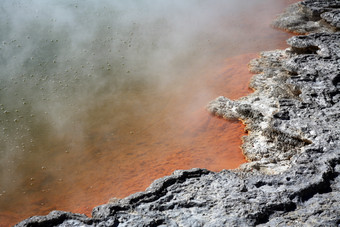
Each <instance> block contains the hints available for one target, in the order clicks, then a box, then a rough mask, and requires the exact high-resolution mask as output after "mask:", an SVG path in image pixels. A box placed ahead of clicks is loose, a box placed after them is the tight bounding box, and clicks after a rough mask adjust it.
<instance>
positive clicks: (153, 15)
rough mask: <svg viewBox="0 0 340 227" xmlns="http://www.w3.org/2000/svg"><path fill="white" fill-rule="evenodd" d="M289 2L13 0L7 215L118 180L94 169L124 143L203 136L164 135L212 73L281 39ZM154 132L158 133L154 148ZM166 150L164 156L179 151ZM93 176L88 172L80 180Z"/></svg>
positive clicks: (2, 104)
mask: <svg viewBox="0 0 340 227" xmlns="http://www.w3.org/2000/svg"><path fill="white" fill-rule="evenodd" d="M285 5H287V1H284V0H282V1H281V0H280V1H273V0H252V1H246V0H228V1H222V0H213V1H209V2H208V1H203V0H188V1H179V0H178V1H177V0H176V1H165V0H160V1H151V0H141V1H118V0H116V1H109V0H103V1H90V0H84V1H76V0H67V1H66V0H60V1H43V0H28V1H24V0H13V1H12V0H11V1H10V0H5V1H2V2H1V3H0V217H1V220H4V223H12V224H13V223H14V222H15V221H17V220H19V219H21V218H25V217H27V215H28V216H29V215H32V214H33V213H34V214H38V213H46V212H48V211H49V210H51V209H55V208H59V207H58V205H56V207H53V206H54V205H53V204H56V203H57V202H56V200H55V199H51V198H52V197H53V198H58V199H59V198H60V200H63V199H65V198H66V199H69V198H72V196H66V195H65V194H64V193H67V192H65V191H63V192H61V194H59V195H58V192H60V191H59V190H60V188H63V187H64V188H65V187H66V186H65V185H68V184H72V183H74V184H75V185H74V187H78V188H79V189H80V190H81V191H82V193H84V194H86V193H87V191H86V190H87V189H88V188H91V187H93V185H94V184H91V185H87V184H88V182H89V181H91V182H94V181H95V184H101V183H103V181H106V179H107V178H105V177H103V178H102V179H101V180H102V182H101V181H98V182H97V179H98V176H97V175H96V174H97V172H96V174H93V169H100V168H101V167H100V165H98V166H97V165H96V163H101V162H102V160H100V159H101V158H104V159H106V160H109V161H110V162H111V163H112V165H118V164H117V163H115V160H119V159H115V158H116V157H120V155H121V153H122V152H125V153H127V152H131V153H134V151H135V150H136V151H135V153H134V154H138V155H139V156H143V158H144V156H152V155H153V154H154V153H153V150H154V149H157V148H155V147H154V145H155V143H158V144H160V145H159V146H160V147H162V149H163V150H166V149H169V150H174V149H179V150H181V149H182V150H184V151H185V150H186V149H184V148H180V147H181V146H183V147H193V146H194V144H193V143H189V142H185V143H187V144H185V145H183V144H182V145H181V143H179V144H176V147H175V148H174V147H172V146H170V145H169V146H168V144H171V143H172V142H174V143H175V142H176V141H178V138H176V136H173V137H172V136H168V135H167V136H166V137H167V138H169V140H168V141H167V142H164V141H166V139H165V138H162V139H157V138H156V136H159V135H160V134H162V133H163V132H165V131H171V130H174V131H176V130H177V131H178V130H182V129H183V126H181V125H176V124H177V123H174V122H188V121H190V120H192V117H191V114H192V113H193V112H195V111H196V110H197V109H204V106H205V104H206V102H207V101H208V100H209V99H211V98H214V97H215V96H216V91H215V90H214V89H215V88H213V87H212V86H210V87H209V86H206V85H207V83H206V82H207V80H206V79H202V78H203V76H206V75H215V74H216V73H217V71H218V70H220V69H221V68H223V67H222V66H221V65H223V62H224V60H225V58H227V57H232V56H236V55H241V54H245V53H251V52H258V51H260V50H266V49H273V48H276V47H277V46H278V45H282V42H283V40H284V39H285V38H286V37H287V36H286V35H285V34H279V32H277V31H276V33H275V32H272V33H271V32H268V31H269V30H270V29H269V23H270V21H271V20H272V19H273V17H274V15H275V14H276V13H278V12H280V11H282V9H283V8H284V6H285ZM264 22H265V23H264ZM264 39H266V41H263V40H264ZM242 64H243V63H242ZM199 78H200V79H199ZM200 81H201V82H200ZM193 86H194V87H195V89H193V90H190V89H191V88H190V87H193ZM189 88H190V89H189ZM188 90H190V92H188ZM185 92H188V93H185ZM218 95H220V94H218ZM186 99H187V100H189V101H185V100H186ZM183 100H184V101H183ZM169 103H170V104H169ZM176 108H178V109H177V110H175V114H174V113H171V111H170V110H172V109H176ZM174 116H176V117H174ZM179 116H184V117H181V119H179V118H180V117H179ZM153 118H154V119H153ZM160 119H163V120H162V121H160ZM164 119H165V120H164ZM160 122H161V123H160ZM161 127H162V128H161ZM223 127H227V126H223ZM228 127H236V126H228ZM237 127H239V126H237ZM155 128H156V129H155ZM176 128H178V129H176ZM188 131H190V132H192V131H193V130H192V129H191V130H188ZM240 134H242V132H240ZM240 134H237V136H236V138H239V135H240ZM131 135H135V137H131ZM178 135H179V137H181V138H183V134H178ZM137 136H138V138H137ZM189 137H190V138H191V134H190V136H189ZM141 138H142V139H141ZM143 138H144V139H143ZM196 140H197V139H196ZM196 140H193V141H196ZM108 141H109V143H108ZM148 141H156V142H154V143H153V144H152V146H149V147H148V146H147V145H145V144H148ZM160 141H161V142H160ZM186 141H190V140H189V139H188V140H186ZM210 142H211V143H214V141H210ZM215 142H216V141H215ZM183 143H184V142H183ZM165 144H167V145H165ZM195 144H196V142H195ZM205 146H207V147H209V146H211V145H205ZM237 146H238V142H237V143H236V145H235V147H237ZM167 147H168V148H167ZM207 147H204V148H202V150H206V149H207ZM193 149H195V148H193ZM222 150H223V149H222ZM139 151H148V152H149V153H143V152H141V154H139V153H138V152H139ZM164 152H165V153H164ZM164 152H163V153H162V154H157V155H159V158H164V155H165V156H166V154H167V153H166V152H170V151H164ZM181 152H182V151H181ZM236 152H238V153H239V152H240V151H239V150H237V151H236ZM131 155H132V154H131ZM138 155H137V156H138ZM157 155H155V157H158V156H157ZM238 155H239V154H238ZM241 159H242V157H241ZM117 162H120V161H117ZM152 162H153V161H152ZM155 162H157V159H156V160H155ZM237 163H238V162H237ZM170 165H173V163H170ZM196 165H201V164H199V162H198V161H192V162H191V163H190V165H188V168H191V167H196ZM103 166H105V165H103ZM72 167H74V168H72ZM186 167H187V166H185V168H186ZM198 167H205V166H198ZM133 168H134V167H132V169H133ZM150 168H151V167H150ZM174 168H176V166H175V165H174ZM177 168H179V167H177ZM211 168H213V167H211ZM225 168H228V167H225ZM230 168H235V166H232V167H230ZM125 169H126V171H125ZM217 169H218V168H217ZM86 171H88V172H86ZM91 171H92V172H91ZM105 171H106V170H105V169H103V170H102V172H103V175H104V176H106V177H108V176H112V175H117V176H118V175H127V178H129V177H130V178H131V176H133V175H135V174H137V173H133V174H132V175H131V176H129V175H128V173H129V171H130V170H127V167H124V168H122V169H120V170H115V171H116V172H114V173H105ZM124 171H125V172H124ZM139 171H142V170H139ZM157 171H159V170H157ZM165 174H169V173H167V172H165ZM75 175H79V176H82V177H74V176H75ZM84 177H88V178H89V180H88V181H80V180H79V179H83V178H84ZM119 179H120V178H119V177H117V178H115V180H119ZM124 179H125V178H124ZM85 182H86V183H85ZM77 183H79V185H77ZM82 184H84V185H82ZM58 185H63V186H62V187H60V186H58ZM58 187H59V188H58ZM68 187H69V186H68ZM71 188H72V187H71ZM56 190H57V191H56ZM70 190H71V189H69V191H70ZM89 190H90V189H89ZM98 190H99V189H98ZM122 190H125V189H122ZM131 191H133V190H131ZM76 193H77V194H82V193H80V192H79V191H78V192H76ZM96 193H98V194H100V193H102V192H101V191H100V190H99V191H96ZM39 194H41V195H42V197H41V198H37V195H39ZM122 194H123V193H122ZM58 196H59V197H58ZM63 196H66V197H65V198H64V197H63ZM112 196H114V195H112ZM84 197H86V196H84ZM58 199H57V200H58ZM87 199H88V198H87ZM77 200H79V198H78V197H77ZM80 203H81V202H80ZM46 204H48V206H46ZM18 207H21V208H20V209H19V210H18ZM23 207H26V208H25V209H24V208H23ZM44 207H45V208H44ZM61 207H63V206H61ZM28 211H30V212H31V213H29V212H28ZM26 213H29V214H27V215H25V214H26ZM0 225H1V224H0Z"/></svg>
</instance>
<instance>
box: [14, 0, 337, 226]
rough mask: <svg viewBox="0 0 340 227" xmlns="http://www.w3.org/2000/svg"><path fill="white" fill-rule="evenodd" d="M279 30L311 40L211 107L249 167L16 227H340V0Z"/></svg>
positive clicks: (169, 180)
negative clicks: (239, 131) (240, 126)
mask: <svg viewBox="0 0 340 227" xmlns="http://www.w3.org/2000/svg"><path fill="white" fill-rule="evenodd" d="M274 25H275V26H276V27H278V28H282V29H285V30H288V31H293V32H296V33H306V34H307V33H308V35H301V36H295V37H292V38H290V39H289V40H288V41H287V42H288V44H289V45H290V46H291V48H288V49H286V50H275V51H268V52H264V53H262V54H261V57H260V58H259V59H255V60H253V61H252V62H251V63H250V67H251V70H252V71H253V72H254V73H257V74H256V75H255V76H254V77H253V78H252V80H251V82H250V87H251V88H253V89H254V93H252V94H250V95H248V96H246V97H243V98H241V99H239V100H235V101H232V100H229V99H228V98H225V97H219V98H217V99H216V100H214V101H212V102H211V103H210V104H209V105H208V110H209V111H210V112H212V113H213V114H216V115H218V116H221V117H224V118H226V119H239V120H241V121H242V122H243V123H244V124H245V125H246V130H247V131H248V136H246V137H244V138H243V141H244V143H243V146H242V149H243V151H244V154H245V156H246V157H247V159H248V160H249V161H250V162H249V163H246V164H243V165H242V166H240V168H239V169H238V170H233V171H231V170H223V171H221V172H218V173H215V172H210V171H208V170H205V169H191V170H184V171H176V172H174V173H173V174H172V175H171V176H166V177H164V178H161V179H158V180H156V181H155V182H154V183H152V184H151V185H150V187H149V188H147V189H146V191H145V192H140V193H136V194H133V195H131V196H129V197H127V198H124V199H121V200H112V201H111V202H110V203H108V204H105V205H102V206H98V207H95V208H94V209H93V212H92V218H88V217H86V216H85V215H81V214H73V213H68V212H62V211H53V212H51V213H50V214H49V215H46V216H35V217H31V218H29V219H26V220H24V221H22V222H21V223H19V224H18V225H17V226H255V225H259V226H305V225H309V226H337V225H340V176H339V173H340V133H339V132H340V73H339V72H340V33H337V31H338V30H339V28H340V2H337V1H330V0H328V1H327V0H323V1H321V0H317V1H311V0H306V1H303V2H301V3H297V4H294V5H292V6H291V7H290V8H289V9H288V10H287V11H286V12H285V13H284V14H282V16H281V17H279V18H278V19H277V21H276V22H275V23H274Z"/></svg>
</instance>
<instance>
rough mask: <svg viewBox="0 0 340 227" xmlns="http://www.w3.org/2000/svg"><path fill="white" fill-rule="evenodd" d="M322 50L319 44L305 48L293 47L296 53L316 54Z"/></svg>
mask: <svg viewBox="0 0 340 227" xmlns="http://www.w3.org/2000/svg"><path fill="white" fill-rule="evenodd" d="M318 50H320V48H319V47H317V46H308V47H305V48H298V47H292V51H293V52H294V53H296V54H316V53H317V51H318Z"/></svg>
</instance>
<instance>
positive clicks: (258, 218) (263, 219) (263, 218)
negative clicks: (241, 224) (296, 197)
mask: <svg viewBox="0 0 340 227" xmlns="http://www.w3.org/2000/svg"><path fill="white" fill-rule="evenodd" d="M295 209H296V204H295V203H293V202H288V203H283V204H275V205H274V204H273V205H268V206H266V207H265V209H263V210H262V212H259V213H257V214H254V215H251V219H254V220H255V222H254V225H260V224H265V223H267V222H268V221H269V218H270V216H271V215H272V214H274V213H276V212H290V211H294V210H295Z"/></svg>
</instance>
